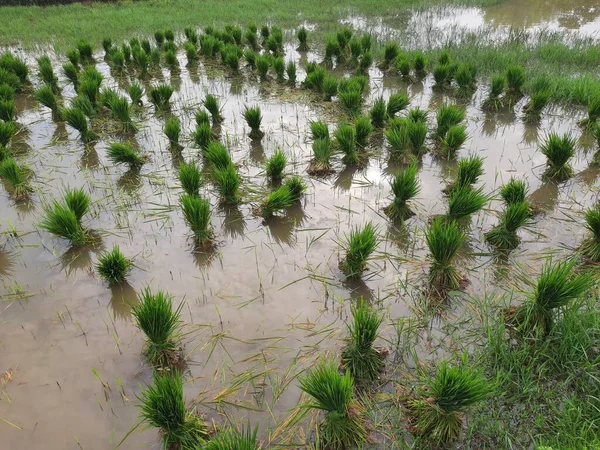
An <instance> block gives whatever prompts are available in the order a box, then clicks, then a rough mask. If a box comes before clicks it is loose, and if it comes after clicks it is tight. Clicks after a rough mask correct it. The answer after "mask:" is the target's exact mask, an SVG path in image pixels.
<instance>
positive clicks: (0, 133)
mask: <svg viewBox="0 0 600 450" xmlns="http://www.w3.org/2000/svg"><path fill="white" fill-rule="evenodd" d="M16 133H17V124H16V123H14V122H0V147H7V146H8V144H9V143H10V140H11V139H12V138H13V136H14V135H15V134H16Z"/></svg>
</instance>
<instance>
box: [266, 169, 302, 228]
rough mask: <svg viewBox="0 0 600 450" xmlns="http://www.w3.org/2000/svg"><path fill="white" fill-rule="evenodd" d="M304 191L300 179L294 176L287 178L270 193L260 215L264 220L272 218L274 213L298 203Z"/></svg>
mask: <svg viewBox="0 0 600 450" xmlns="http://www.w3.org/2000/svg"><path fill="white" fill-rule="evenodd" d="M305 190H306V186H305V184H304V183H303V182H302V179H301V178H300V177H299V176H297V175H295V176H293V177H290V178H288V179H287V180H286V181H285V183H284V184H283V185H282V186H280V187H279V188H277V189H276V190H274V191H273V192H271V193H270V194H269V196H268V197H267V198H266V199H265V201H264V202H263V204H262V205H261V208H260V210H261V215H262V216H263V217H265V218H268V217H271V216H273V214H275V213H276V212H279V211H284V210H286V209H288V208H290V207H291V206H292V205H293V204H294V203H296V202H298V201H299V200H300V198H301V197H302V194H303V193H304V191H305Z"/></svg>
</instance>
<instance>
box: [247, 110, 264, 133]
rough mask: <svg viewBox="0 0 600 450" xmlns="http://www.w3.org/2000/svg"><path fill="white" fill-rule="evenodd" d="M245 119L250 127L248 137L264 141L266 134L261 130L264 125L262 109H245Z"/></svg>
mask: <svg viewBox="0 0 600 450" xmlns="http://www.w3.org/2000/svg"><path fill="white" fill-rule="evenodd" d="M244 119H246V123H247V124H248V126H249V127H250V133H249V134H248V136H250V138H251V139H262V137H263V136H264V135H265V134H264V133H263V132H262V131H261V129H260V125H261V123H262V114H261V112H260V107H258V106H253V107H248V106H246V107H244Z"/></svg>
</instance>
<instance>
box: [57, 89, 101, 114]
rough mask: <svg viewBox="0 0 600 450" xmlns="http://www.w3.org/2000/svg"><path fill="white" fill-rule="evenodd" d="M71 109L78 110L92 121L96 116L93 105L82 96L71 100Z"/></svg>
mask: <svg viewBox="0 0 600 450" xmlns="http://www.w3.org/2000/svg"><path fill="white" fill-rule="evenodd" d="M71 108H75V109H79V110H80V111H81V112H83V114H84V116H85V117H89V118H90V119H93V118H94V117H96V115H97V111H96V108H95V107H94V105H92V102H90V99H89V98H87V97H84V96H82V95H78V96H77V97H75V98H74V99H72V100H71ZM61 115H62V110H61ZM63 119H64V117H63Z"/></svg>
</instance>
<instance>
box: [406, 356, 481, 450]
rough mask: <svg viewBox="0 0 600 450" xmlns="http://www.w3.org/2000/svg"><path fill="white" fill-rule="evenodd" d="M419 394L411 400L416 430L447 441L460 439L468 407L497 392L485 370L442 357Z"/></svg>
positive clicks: (424, 382)
mask: <svg viewBox="0 0 600 450" xmlns="http://www.w3.org/2000/svg"><path fill="white" fill-rule="evenodd" d="M422 384H423V385H422V387H421V388H420V389H419V390H418V391H417V396H418V397H417V398H415V399H411V400H409V401H408V405H407V406H408V411H409V414H410V416H411V417H410V423H411V425H412V427H413V428H414V430H415V432H416V434H418V435H420V436H423V437H425V438H426V439H429V440H431V441H433V442H435V443H436V445H444V444H447V443H449V442H450V441H452V440H454V439H457V438H458V437H459V435H460V432H461V430H462V423H463V417H464V415H465V411H466V410H467V408H469V407H470V406H472V405H474V404H475V403H478V402H480V401H482V400H484V399H485V398H487V397H488V396H490V395H491V393H492V392H493V385H492V384H490V383H489V382H488V381H487V380H486V379H485V377H484V375H483V371H482V370H480V369H475V368H473V367H468V366H467V365H466V358H463V361H462V364H461V365H457V366H450V365H449V364H448V362H447V361H442V362H441V363H440V364H439V366H438V368H437V370H436V373H435V375H433V376H426V377H425V379H424V380H423V382H422Z"/></svg>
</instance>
